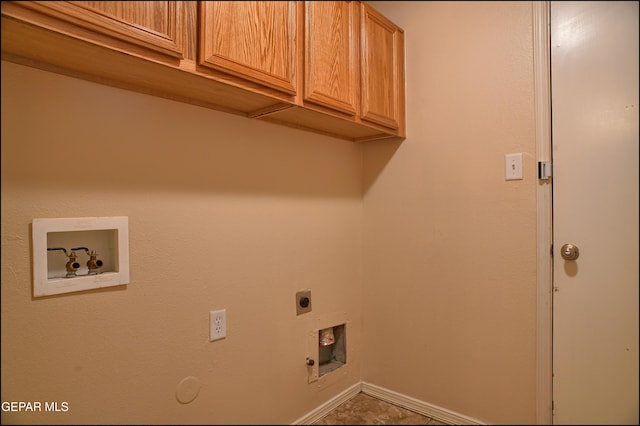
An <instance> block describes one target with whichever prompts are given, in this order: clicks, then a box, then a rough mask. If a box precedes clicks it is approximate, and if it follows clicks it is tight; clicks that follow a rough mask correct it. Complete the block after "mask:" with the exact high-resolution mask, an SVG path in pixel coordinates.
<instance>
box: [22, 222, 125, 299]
mask: <svg viewBox="0 0 640 426" xmlns="http://www.w3.org/2000/svg"><path fill="white" fill-rule="evenodd" d="M32 242H33V296H34V297H41V296H50V295H54V294H61V293H70V292H74V291H82V290H91V289H95V288H101V287H110V286H116V285H122V284H128V283H129V219H128V218H127V217H126V216H115V217H75V218H35V219H33V224H32ZM74 247H76V248H79V249H83V248H86V249H87V250H88V249H91V250H92V251H93V250H95V251H96V252H97V253H98V255H99V257H98V259H99V260H101V261H102V262H103V266H102V267H101V268H100V270H99V272H98V273H95V274H89V273H88V268H87V267H86V266H84V265H87V263H86V262H87V260H89V256H88V254H87V253H85V251H78V252H77V253H76V254H77V255H78V258H77V262H76V264H77V265H78V266H79V268H78V269H77V273H73V274H68V275H65V272H68V270H65V264H66V263H67V261H70V258H68V257H67V256H66V255H67V253H72V252H73V250H72V248H74Z"/></svg>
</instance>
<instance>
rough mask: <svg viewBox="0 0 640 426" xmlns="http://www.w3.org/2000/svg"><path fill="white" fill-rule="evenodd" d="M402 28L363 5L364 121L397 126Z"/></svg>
mask: <svg viewBox="0 0 640 426" xmlns="http://www.w3.org/2000/svg"><path fill="white" fill-rule="evenodd" d="M403 40H404V39H403V34H402V31H401V30H400V29H399V28H398V27H396V26H395V25H394V24H393V23H391V22H390V21H389V20H388V19H386V18H385V17H384V16H382V15H380V14H379V13H378V12H376V11H375V10H373V9H372V8H371V7H369V6H368V5H366V4H364V3H363V4H362V50H361V52H362V57H361V62H362V67H361V69H362V113H361V117H362V119H363V120H367V121H371V122H373V123H377V124H381V125H383V126H386V127H390V128H392V129H398V128H399V126H400V124H399V123H400V120H401V109H403V108H404V105H403V96H402V94H403V91H404V87H403V86H404V83H403V81H404V78H403V75H404V71H403V69H404V63H403V58H404V52H403V49H404V43H403Z"/></svg>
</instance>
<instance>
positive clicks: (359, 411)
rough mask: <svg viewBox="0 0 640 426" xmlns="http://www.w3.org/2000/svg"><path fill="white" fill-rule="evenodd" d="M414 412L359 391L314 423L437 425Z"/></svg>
mask: <svg viewBox="0 0 640 426" xmlns="http://www.w3.org/2000/svg"><path fill="white" fill-rule="evenodd" d="M432 421H434V420H433V419H430V418H429V417H425V416H423V415H421V414H418V413H414V412H413V411H409V410H406V409H404V408H402V407H398V406H396V405H393V404H389V403H387V402H385V401H382V400H379V399H377V398H374V397H372V396H369V395H366V394H364V393H359V394H357V395H356V396H355V397H353V398H351V399H350V400H348V401H346V402H344V403H343V404H341V405H340V406H339V407H337V408H336V409H335V410H333V411H332V412H330V413H329V414H327V415H326V416H324V417H323V418H322V419H320V420H319V421H317V422H316V423H315V424H316V425H431V424H434V425H438V424H442V423H437V422H436V423H430V422H432Z"/></svg>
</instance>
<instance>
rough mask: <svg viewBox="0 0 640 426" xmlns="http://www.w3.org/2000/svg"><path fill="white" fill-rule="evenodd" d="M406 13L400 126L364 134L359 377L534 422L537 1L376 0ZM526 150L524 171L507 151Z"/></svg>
mask: <svg viewBox="0 0 640 426" xmlns="http://www.w3.org/2000/svg"><path fill="white" fill-rule="evenodd" d="M375 6H376V8H377V9H378V10H379V11H381V12H382V13H383V14H385V15H386V16H388V17H390V18H391V20H393V21H394V22H396V23H397V24H398V25H400V26H401V27H403V28H404V30H405V37H406V65H407V134H408V136H409V137H408V138H407V139H406V140H405V141H404V142H403V143H402V144H400V145H389V144H385V143H383V142H378V143H370V144H367V145H366V147H365V150H364V156H365V195H364V211H365V220H364V241H365V243H364V269H363V270H364V281H363V324H364V336H363V350H364V353H365V354H366V355H365V357H364V359H365V362H364V365H363V375H362V379H363V380H364V381H365V382H371V383H374V384H376V385H379V386H382V387H385V388H388V389H391V390H394V391H397V392H400V393H402V394H405V395H408V396H411V397H414V398H417V399H419V400H422V401H426V402H429V403H432V404H435V405H438V406H440V407H443V408H446V409H449V410H453V411H455V412H457V413H461V414H464V415H467V416H471V417H474V418H476V419H479V420H481V421H484V422H489V423H510V424H513V423H533V422H535V336H536V333H535V318H536V306H535V300H536V276H535V272H536V257H535V256H536V244H535V241H536V213H535V211H536V210H535V209H536V197H535V191H536V176H535V140H534V120H533V118H534V108H533V54H532V49H533V47H532V46H533V42H532V5H531V3H529V2H513V3H510V2H496V3H485V2H469V3H466V2H444V3H439V2H375ZM515 152H524V153H525V155H524V180H522V181H509V182H507V181H505V180H504V154H507V153H515Z"/></svg>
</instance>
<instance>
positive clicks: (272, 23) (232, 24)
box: [198, 1, 302, 95]
mask: <svg viewBox="0 0 640 426" xmlns="http://www.w3.org/2000/svg"><path fill="white" fill-rule="evenodd" d="M199 6H200V9H199V12H200V30H199V42H198V63H199V64H200V65H201V66H203V67H206V68H211V69H213V70H217V71H222V72H225V73H229V74H231V75H234V76H236V77H242V78H245V79H247V80H249V81H252V82H255V83H259V84H263V85H265V86H267V87H270V88H273V89H276V90H279V91H282V92H284V93H287V94H290V95H295V94H296V93H297V73H296V68H297V61H298V43H299V39H298V34H297V32H298V10H299V8H300V7H302V5H300V4H299V2H296V1H287V2H282V1H279V2H236V1H202V2H199ZM273 44H275V49H273V48H272V47H273Z"/></svg>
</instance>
